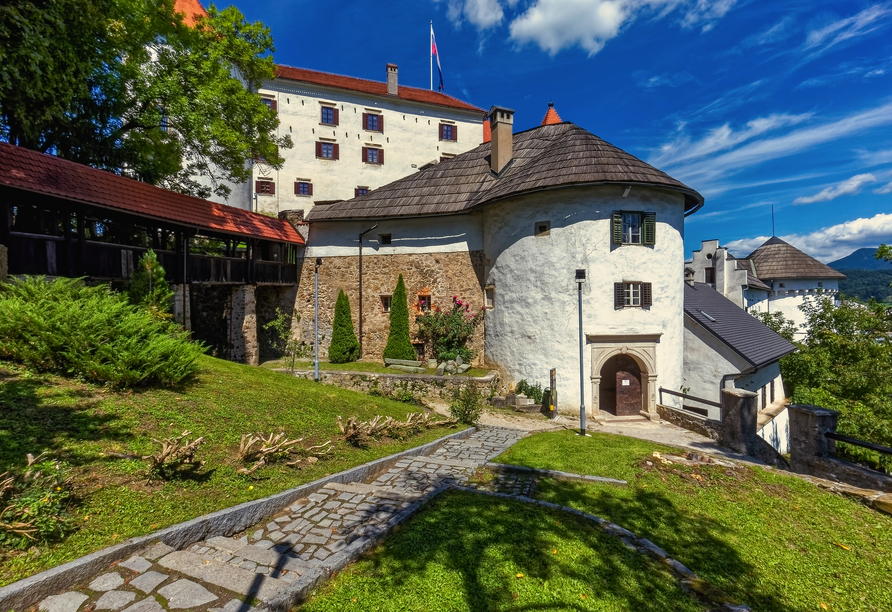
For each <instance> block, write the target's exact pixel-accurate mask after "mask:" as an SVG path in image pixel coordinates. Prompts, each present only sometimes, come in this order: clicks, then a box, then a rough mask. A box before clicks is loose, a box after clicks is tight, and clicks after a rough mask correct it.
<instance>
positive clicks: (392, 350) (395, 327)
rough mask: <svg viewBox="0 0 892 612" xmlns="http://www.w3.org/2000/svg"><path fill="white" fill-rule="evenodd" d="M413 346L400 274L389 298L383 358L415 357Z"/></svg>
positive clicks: (404, 290) (404, 291)
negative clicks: (387, 326)
mask: <svg viewBox="0 0 892 612" xmlns="http://www.w3.org/2000/svg"><path fill="white" fill-rule="evenodd" d="M416 357H417V355H416V354H415V347H413V346H412V339H411V338H410V337H409V302H408V301H407V300H406V285H405V283H404V282H403V275H402V274H400V278H399V280H398V281H397V282H396V289H394V290H393V297H392V298H391V300H390V334H389V335H388V336H387V347H386V348H385V349H384V358H385V359H412V360H414V359H416Z"/></svg>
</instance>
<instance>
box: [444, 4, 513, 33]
mask: <svg viewBox="0 0 892 612" xmlns="http://www.w3.org/2000/svg"><path fill="white" fill-rule="evenodd" d="M515 1H516V0H515ZM508 4H509V5H513V4H514V2H509V3H508ZM446 16H447V17H448V18H449V21H451V22H452V23H454V24H455V25H461V24H462V22H464V21H467V22H468V23H470V24H471V25H473V26H474V27H475V28H477V29H478V30H481V31H483V30H488V29H490V28H493V27H495V26H497V25H499V24H500V23H502V19H504V17H505V12H504V11H503V10H502V5H501V3H500V0H449V3H448V5H447V8H446Z"/></svg>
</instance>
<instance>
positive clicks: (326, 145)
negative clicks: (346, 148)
mask: <svg viewBox="0 0 892 612" xmlns="http://www.w3.org/2000/svg"><path fill="white" fill-rule="evenodd" d="M316 157H317V158H319V159H340V150H339V148H338V144H337V143H335V142H317V143H316Z"/></svg>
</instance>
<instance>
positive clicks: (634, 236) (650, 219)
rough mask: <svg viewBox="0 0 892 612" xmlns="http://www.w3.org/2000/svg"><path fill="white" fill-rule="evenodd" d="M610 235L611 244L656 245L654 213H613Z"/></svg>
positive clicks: (655, 218) (655, 219) (655, 217)
mask: <svg viewBox="0 0 892 612" xmlns="http://www.w3.org/2000/svg"><path fill="white" fill-rule="evenodd" d="M612 233H613V244H617V245H619V244H644V245H653V244H656V235H657V216H656V213H652V212H629V211H624V210H623V211H619V210H618V211H614V212H613V229H612Z"/></svg>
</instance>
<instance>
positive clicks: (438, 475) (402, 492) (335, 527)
mask: <svg viewBox="0 0 892 612" xmlns="http://www.w3.org/2000/svg"><path fill="white" fill-rule="evenodd" d="M526 433H527V432H525V431H523V430H518V429H507V428H499V427H486V428H482V429H480V430H478V431H477V432H475V433H474V434H472V435H471V436H469V437H468V438H465V439H463V440H449V441H447V442H445V443H444V444H443V445H441V446H440V447H438V448H437V449H436V450H435V451H434V452H433V453H431V454H430V455H426V456H416V457H410V458H406V459H404V460H401V461H399V462H398V463H396V464H395V465H394V466H393V467H392V468H391V469H389V470H388V471H386V472H384V473H382V474H380V475H378V476H377V477H376V478H375V479H374V480H372V481H371V482H352V483H346V484H339V483H329V484H328V485H326V486H325V487H324V488H322V489H320V490H318V491H317V492H316V493H313V494H312V495H310V496H308V497H307V498H305V499H301V500H298V501H297V502H295V503H294V504H292V505H291V507H290V508H288V509H286V510H285V511H284V512H283V513H281V514H280V515H278V516H275V517H273V518H272V519H271V520H270V521H269V522H267V523H264V524H260V525H256V526H254V527H253V528H251V529H249V530H247V531H246V532H245V533H244V534H237V535H236V536H233V537H212V538H209V539H207V540H205V541H203V542H199V543H196V544H193V545H191V546H188V547H186V548H184V549H182V550H174V549H173V548H171V547H169V546H166V545H165V544H162V543H156V544H154V545H152V546H151V547H149V548H147V549H146V550H144V551H141V553H140V554H138V555H134V556H133V557H131V558H129V559H127V560H125V561H123V562H120V563H117V564H115V565H113V566H112V567H110V568H108V570H107V571H106V572H105V573H103V574H101V575H99V576H96V577H95V578H94V579H92V580H91V581H89V582H85V583H84V584H83V585H81V587H80V588H77V589H75V590H70V591H67V592H65V593H62V594H59V595H53V596H51V597H47V598H46V599H44V600H43V601H42V602H41V603H40V605H39V609H40V610H46V611H47V612H92V611H93V610H96V611H98V610H115V611H117V610H120V611H123V612H161V611H162V610H179V609H184V610H196V611H199V612H201V611H210V612H220V611H223V612H242V611H249V610H263V609H266V608H278V609H282V608H283V606H286V604H284V602H285V601H287V594H288V593H289V592H293V591H294V590H295V589H296V587H298V586H301V585H304V586H307V585H315V584H316V583H318V582H319V581H320V580H323V579H325V578H326V577H327V576H328V575H329V574H330V573H331V572H332V571H338V570H339V569H340V568H341V567H343V565H344V564H346V563H347V562H349V561H351V560H353V559H354V558H355V557H356V556H358V555H359V554H360V553H361V552H363V551H365V550H367V549H368V548H370V547H371V546H372V545H374V544H375V542H377V540H378V539H380V537H382V536H383V535H385V534H386V533H387V532H388V531H389V530H390V529H392V528H393V527H394V526H395V525H396V524H397V523H399V522H400V521H401V520H403V519H404V518H406V516H407V515H409V514H411V513H412V512H413V511H414V510H415V509H417V507H418V505H419V503H420V502H422V501H424V499H425V498H426V497H427V496H428V495H430V494H431V493H433V492H434V491H435V490H437V489H439V488H440V487H443V486H446V485H450V484H459V485H464V484H468V478H469V477H470V476H471V474H473V473H474V471H475V470H476V469H477V468H479V467H480V466H482V465H483V464H484V463H486V462H487V461H489V460H491V459H492V458H494V457H495V456H497V455H499V454H500V453H501V452H502V451H504V450H505V449H506V448H508V447H509V446H511V445H512V444H514V443H515V442H516V441H517V440H519V439H520V438H522V437H523V436H524V435H526ZM245 601H248V602H249V603H250V604H251V605H249V604H246V603H244V602H245ZM252 606H253V607H252Z"/></svg>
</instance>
